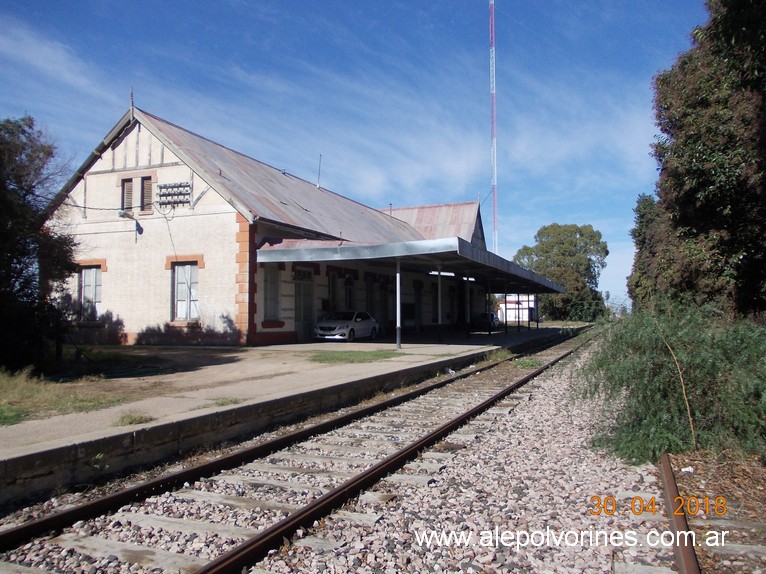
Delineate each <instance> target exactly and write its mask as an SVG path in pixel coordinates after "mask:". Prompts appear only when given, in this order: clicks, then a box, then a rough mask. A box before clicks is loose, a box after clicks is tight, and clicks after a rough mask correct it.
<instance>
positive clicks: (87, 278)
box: [79, 267, 102, 321]
mask: <svg viewBox="0 0 766 574" xmlns="http://www.w3.org/2000/svg"><path fill="white" fill-rule="evenodd" d="M79 303H80V319H81V320H82V321H95V320H96V319H98V317H99V315H101V313H102V308H101V267H83V268H82V269H80V289H79Z"/></svg>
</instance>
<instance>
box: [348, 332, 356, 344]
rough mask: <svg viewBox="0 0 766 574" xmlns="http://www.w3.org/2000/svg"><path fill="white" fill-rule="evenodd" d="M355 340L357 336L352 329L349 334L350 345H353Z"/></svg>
mask: <svg viewBox="0 0 766 574" xmlns="http://www.w3.org/2000/svg"><path fill="white" fill-rule="evenodd" d="M355 338H356V335H354V330H353V329H351V330H350V331H349V332H348V341H349V343H353V342H354V339H355Z"/></svg>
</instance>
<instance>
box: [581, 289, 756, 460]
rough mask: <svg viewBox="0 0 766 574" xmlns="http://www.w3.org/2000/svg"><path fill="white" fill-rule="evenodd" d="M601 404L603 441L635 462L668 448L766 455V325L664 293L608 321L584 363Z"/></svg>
mask: <svg viewBox="0 0 766 574" xmlns="http://www.w3.org/2000/svg"><path fill="white" fill-rule="evenodd" d="M582 375H583V377H582V380H583V387H582V388H581V389H580V390H581V393H580V395H581V398H584V399H586V400H588V401H589V402H590V403H591V404H594V405H595V404H600V405H601V413H600V414H601V417H602V418H601V420H602V421H603V426H602V428H601V429H600V430H599V432H598V434H597V436H596V443H597V444H599V445H602V446H606V447H608V448H610V449H612V450H614V451H615V452H616V453H617V454H619V455H620V456H622V457H623V458H626V459H628V460H631V461H633V462H643V461H655V460H657V458H658V457H659V455H660V454H661V453H662V452H663V451H667V452H682V451H685V450H691V449H697V448H712V449H717V450H721V449H728V448H736V449H740V450H744V451H748V452H756V453H759V454H760V455H761V456H765V455H766V329H765V328H764V327H762V326H759V325H757V324H755V323H752V322H749V321H744V320H742V321H738V322H728V321H725V320H723V319H722V318H721V317H720V314H719V313H717V312H716V311H715V310H713V309H710V308H700V307H696V306H694V305H692V304H690V303H685V304H682V303H675V304H672V303H661V304H656V305H655V306H654V308H653V309H651V310H649V309H647V310H641V311H637V312H635V313H633V314H632V315H630V316H628V317H626V318H623V319H616V320H613V321H612V322H610V323H608V324H606V325H605V326H604V328H603V336H602V337H601V338H600V339H599V341H598V342H597V344H596V345H595V347H594V350H593V353H592V354H591V357H590V359H589V361H588V363H587V364H586V365H585V366H584V367H583V371H582Z"/></svg>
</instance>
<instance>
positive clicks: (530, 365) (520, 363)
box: [511, 359, 543, 369]
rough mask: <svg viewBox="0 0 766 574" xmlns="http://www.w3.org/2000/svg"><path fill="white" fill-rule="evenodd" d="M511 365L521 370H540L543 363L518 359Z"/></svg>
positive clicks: (538, 360) (537, 360)
mask: <svg viewBox="0 0 766 574" xmlns="http://www.w3.org/2000/svg"><path fill="white" fill-rule="evenodd" d="M511 364H512V365H513V366H514V367H519V368H521V369H538V368H540V367H542V366H543V362H542V361H541V360H540V359H516V360H515V361H513V363H511Z"/></svg>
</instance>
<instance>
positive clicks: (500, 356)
mask: <svg viewBox="0 0 766 574" xmlns="http://www.w3.org/2000/svg"><path fill="white" fill-rule="evenodd" d="M515 356H516V355H514V354H513V353H512V352H511V351H509V350H508V349H497V350H496V351H492V352H491V353H489V354H488V355H487V357H486V360H487V361H491V362H494V361H507V360H508V359H512V358H513V357H515Z"/></svg>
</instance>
